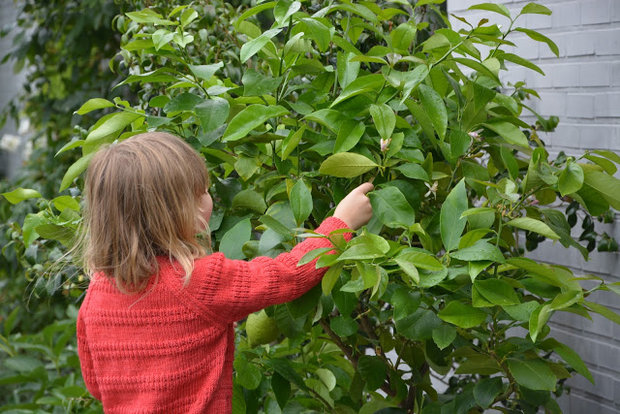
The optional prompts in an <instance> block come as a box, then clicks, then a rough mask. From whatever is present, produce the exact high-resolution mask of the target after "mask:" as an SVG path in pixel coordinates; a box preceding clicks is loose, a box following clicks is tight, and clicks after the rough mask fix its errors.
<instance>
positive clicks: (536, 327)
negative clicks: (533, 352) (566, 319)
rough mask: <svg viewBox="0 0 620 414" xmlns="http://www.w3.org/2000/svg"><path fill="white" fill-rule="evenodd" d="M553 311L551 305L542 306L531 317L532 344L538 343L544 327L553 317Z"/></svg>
mask: <svg viewBox="0 0 620 414" xmlns="http://www.w3.org/2000/svg"><path fill="white" fill-rule="evenodd" d="M551 313H552V310H551V308H550V306H549V305H547V304H545V305H540V306H538V307H537V308H536V309H534V311H533V312H532V314H531V315H530V321H529V322H530V324H529V330H530V338H532V342H536V339H537V338H538V334H539V333H540V332H541V331H542V329H543V327H544V326H545V325H546V324H547V321H548V320H549V317H550V316H551Z"/></svg>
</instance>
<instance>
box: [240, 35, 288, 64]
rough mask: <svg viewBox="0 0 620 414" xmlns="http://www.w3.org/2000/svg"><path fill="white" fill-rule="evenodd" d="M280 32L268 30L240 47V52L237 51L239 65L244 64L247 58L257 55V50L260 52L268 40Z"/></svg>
mask: <svg viewBox="0 0 620 414" xmlns="http://www.w3.org/2000/svg"><path fill="white" fill-rule="evenodd" d="M281 31H282V29H281V28H280V29H270V30H267V31H266V32H263V33H262V34H261V35H260V36H258V37H257V38H256V39H252V40H250V41H249V42H247V43H244V44H243V46H241V50H240V51H239V58H240V59H241V63H245V62H246V61H247V60H248V59H249V58H251V57H252V56H254V55H255V54H256V53H258V51H259V50H261V49H262V48H263V47H264V46H265V45H266V44H267V43H269V40H271V38H272V37H274V36H276V35H277V34H278V33H280V32H281Z"/></svg>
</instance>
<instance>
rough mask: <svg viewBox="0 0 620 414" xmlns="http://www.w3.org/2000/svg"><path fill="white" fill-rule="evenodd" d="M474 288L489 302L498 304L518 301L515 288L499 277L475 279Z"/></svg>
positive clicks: (509, 303)
mask: <svg viewBox="0 0 620 414" xmlns="http://www.w3.org/2000/svg"><path fill="white" fill-rule="evenodd" d="M474 288H475V289H477V290H478V292H479V293H480V294H481V295H482V296H484V298H485V299H486V300H488V301H489V302H491V303H493V304H495V305H500V306H507V305H516V304H518V303H520V301H519V297H518V296H517V294H516V292H515V290H514V289H513V288H512V286H510V284H508V282H506V281H504V280H501V279H486V280H480V279H477V280H476V281H475V282H474Z"/></svg>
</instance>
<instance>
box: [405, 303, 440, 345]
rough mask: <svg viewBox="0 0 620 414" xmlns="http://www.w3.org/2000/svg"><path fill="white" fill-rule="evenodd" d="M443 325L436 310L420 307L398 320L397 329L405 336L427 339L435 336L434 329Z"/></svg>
mask: <svg viewBox="0 0 620 414" xmlns="http://www.w3.org/2000/svg"><path fill="white" fill-rule="evenodd" d="M439 326H441V320H440V319H439V318H438V317H437V315H435V312H433V311H431V310H428V309H422V308H420V309H418V310H416V311H415V312H413V313H412V314H410V315H407V316H406V317H404V318H402V319H400V320H399V321H397V322H396V331H397V332H398V333H399V334H401V335H403V336H404V337H405V338H409V339H413V340H426V339H431V338H432V337H433V330H434V329H435V328H438V327H439Z"/></svg>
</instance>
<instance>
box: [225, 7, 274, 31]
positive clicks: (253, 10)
mask: <svg viewBox="0 0 620 414" xmlns="http://www.w3.org/2000/svg"><path fill="white" fill-rule="evenodd" d="M275 5H276V2H275V1H270V2H267V3H262V4H259V5H257V6H254V7H252V8H251V9H249V10H246V11H245V12H243V14H242V15H241V16H239V17H238V18H237V20H236V21H235V23H234V25H235V28H237V29H238V28H239V25H240V24H241V23H242V22H243V21H244V20H246V19H247V18H248V17H252V16H254V15H256V14H258V13H260V12H262V11H264V10H269V9H273V8H274V7H275Z"/></svg>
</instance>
